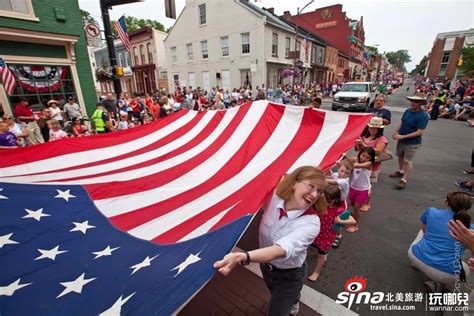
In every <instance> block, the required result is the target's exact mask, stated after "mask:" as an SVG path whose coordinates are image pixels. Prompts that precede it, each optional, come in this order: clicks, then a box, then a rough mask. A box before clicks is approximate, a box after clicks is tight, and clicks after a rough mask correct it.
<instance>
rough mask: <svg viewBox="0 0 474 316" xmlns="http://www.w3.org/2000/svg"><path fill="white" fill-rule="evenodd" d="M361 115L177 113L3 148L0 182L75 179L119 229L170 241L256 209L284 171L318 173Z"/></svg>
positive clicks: (354, 131)
mask: <svg viewBox="0 0 474 316" xmlns="http://www.w3.org/2000/svg"><path fill="white" fill-rule="evenodd" d="M369 119H370V115H366V114H348V113H340V112H329V111H323V110H312V109H309V108H303V107H295V106H283V105H280V104H274V103H269V102H267V101H255V102H253V103H251V102H249V103H247V104H245V105H242V106H240V107H236V108H232V109H229V110H224V111H209V112H195V111H188V110H183V111H180V112H177V113H175V114H173V115H171V116H168V117H166V118H164V119H161V120H159V121H157V122H155V123H152V124H149V125H145V126H142V127H138V128H134V129H131V130H127V131H123V132H118V133H114V134H109V135H107V134H106V135H98V136H92V137H86V138H76V139H65V140H61V141H57V142H53V143H48V144H42V145H37V146H34V147H26V148H20V149H15V150H11V151H6V152H5V153H2V155H3V154H4V156H5V157H2V160H1V161H0V181H4V182H20V183H42V184H47V183H61V184H81V185H83V186H84V187H85V189H86V190H87V191H88V192H89V194H90V196H91V197H92V199H93V200H94V202H95V204H96V206H97V208H98V209H99V210H100V211H101V212H102V213H103V214H104V215H105V216H107V217H108V218H109V219H110V221H111V222H112V223H113V224H114V225H115V226H116V227H118V228H119V229H122V230H124V231H127V232H128V233H130V234H132V235H134V236H136V237H138V238H142V239H146V240H152V241H154V242H159V243H173V242H178V241H183V240H187V239H190V238H194V237H196V236H199V235H202V234H205V233H206V232H208V231H210V230H213V229H215V228H217V227H220V226H222V225H224V224H227V223H229V222H231V221H233V220H235V219H237V218H239V217H240V216H242V215H245V214H249V213H251V214H254V213H256V211H258V209H259V207H260V206H261V204H262V202H263V200H264V198H265V196H266V195H267V194H268V193H269V192H271V191H272V189H273V188H274V186H275V184H276V183H277V182H278V180H279V179H280V177H281V175H282V174H284V173H286V172H288V171H289V170H292V169H294V168H296V167H299V166H302V165H319V166H321V167H322V168H323V169H328V168H329V167H331V166H332V165H333V164H334V162H335V161H336V160H337V159H338V158H339V157H340V155H341V153H343V152H345V151H347V150H348V149H349V148H350V147H351V146H352V145H353V143H354V140H355V139H356V138H357V137H358V136H359V135H360V133H361V131H362V129H363V128H364V126H365V125H366V124H367V121H368V120H369Z"/></svg>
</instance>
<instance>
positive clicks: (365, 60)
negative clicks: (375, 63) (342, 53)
mask: <svg viewBox="0 0 474 316" xmlns="http://www.w3.org/2000/svg"><path fill="white" fill-rule="evenodd" d="M356 59H357V60H358V61H360V62H361V63H362V66H363V67H364V68H367V67H368V66H369V60H368V54H367V52H366V51H361V52H360V54H359V55H357V56H356Z"/></svg>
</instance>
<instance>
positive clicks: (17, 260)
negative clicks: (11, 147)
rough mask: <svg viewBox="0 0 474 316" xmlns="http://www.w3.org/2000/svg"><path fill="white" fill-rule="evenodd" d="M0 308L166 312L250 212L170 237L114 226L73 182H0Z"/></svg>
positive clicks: (200, 279)
mask: <svg viewBox="0 0 474 316" xmlns="http://www.w3.org/2000/svg"><path fill="white" fill-rule="evenodd" d="M0 209H1V211H0V260H1V261H0V262H1V269H0V315H127V314H128V315H132V314H133V315H152V314H153V315H170V314H172V313H173V312H174V311H176V310H177V309H178V308H179V307H180V306H181V305H182V304H183V303H185V302H186V301H187V300H188V299H189V298H190V297H191V296H192V295H193V294H194V293H195V292H196V291H198V290H199V289H200V288H201V287H202V286H203V285H204V284H205V283H206V282H207V281H208V280H209V279H210V278H211V277H212V276H213V275H214V273H215V272H216V270H215V269H214V268H213V266H212V265H213V263H214V262H215V261H217V260H219V259H221V258H222V257H223V256H224V255H225V254H226V253H228V252H229V251H230V250H231V249H232V248H233V246H234V245H235V243H236V242H237V240H238V238H239V237H240V235H241V234H242V232H243V231H244V230H245V228H246V227H247V225H248V223H249V221H250V219H251V216H244V217H241V218H240V219H238V220H236V221H234V222H232V223H230V224H228V225H226V226H224V227H222V228H219V229H217V230H215V231H213V232H210V233H208V234H206V235H203V236H201V237H199V238H196V239H192V240H189V241H186V242H182V243H177V244H173V245H158V244H153V243H151V242H148V241H144V240H141V239H137V238H135V237H133V236H131V235H129V234H127V233H124V232H122V231H119V230H117V229H116V228H114V227H113V226H112V225H111V224H110V223H109V221H108V220H107V219H106V218H105V217H104V216H103V215H102V214H101V213H100V212H99V211H98V210H97V209H96V207H95V205H94V204H93V202H92V201H91V199H90V198H89V196H88V194H87V192H86V191H85V190H84V189H83V188H82V187H81V186H64V185H61V186H58V185H29V184H7V183H0Z"/></svg>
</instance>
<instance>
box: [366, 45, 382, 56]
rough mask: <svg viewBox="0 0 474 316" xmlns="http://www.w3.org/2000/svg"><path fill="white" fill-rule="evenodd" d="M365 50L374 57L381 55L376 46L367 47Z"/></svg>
mask: <svg viewBox="0 0 474 316" xmlns="http://www.w3.org/2000/svg"><path fill="white" fill-rule="evenodd" d="M365 50H366V51H368V52H370V53H371V54H374V55H378V53H379V49H378V48H377V47H375V46H365Z"/></svg>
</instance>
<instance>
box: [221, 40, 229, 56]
mask: <svg viewBox="0 0 474 316" xmlns="http://www.w3.org/2000/svg"><path fill="white" fill-rule="evenodd" d="M221 47H222V57H225V56H229V36H223V37H221Z"/></svg>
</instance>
